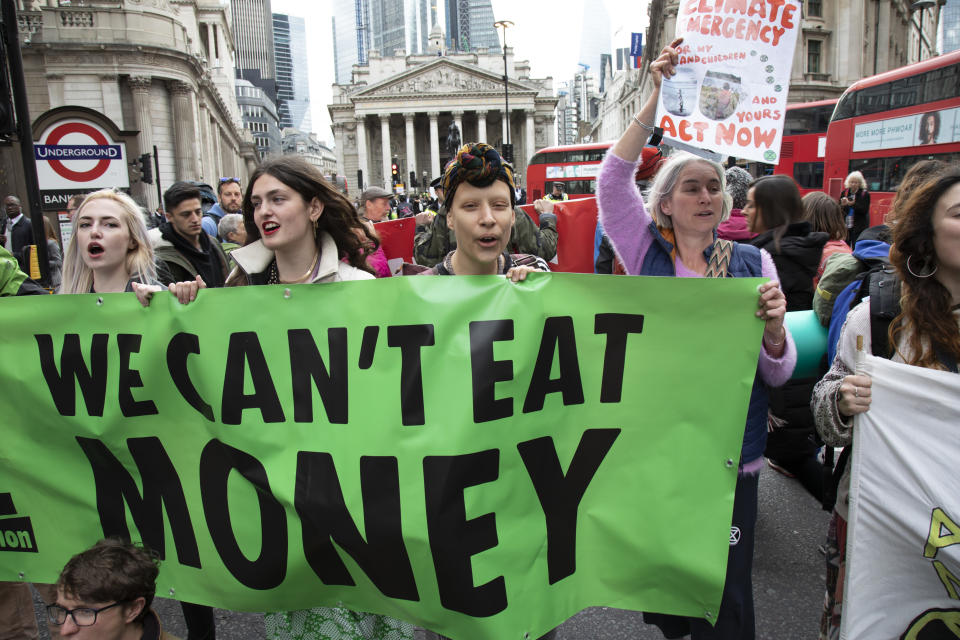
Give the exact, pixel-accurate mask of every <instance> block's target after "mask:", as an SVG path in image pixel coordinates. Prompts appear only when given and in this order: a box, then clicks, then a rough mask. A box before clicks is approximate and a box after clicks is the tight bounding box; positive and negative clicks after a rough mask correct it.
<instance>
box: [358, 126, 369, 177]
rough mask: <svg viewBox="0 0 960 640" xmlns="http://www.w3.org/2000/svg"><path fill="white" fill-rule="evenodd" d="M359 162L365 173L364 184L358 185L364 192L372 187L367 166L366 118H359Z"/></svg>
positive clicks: (361, 169)
mask: <svg viewBox="0 0 960 640" xmlns="http://www.w3.org/2000/svg"><path fill="white" fill-rule="evenodd" d="M357 161H358V162H359V163H360V171H363V182H364V184H361V185H357V186H358V187H359V188H360V190H361V191H362V190H363V188H364V186H369V185H370V167H369V166H367V122H366V116H359V117H358V118H357Z"/></svg>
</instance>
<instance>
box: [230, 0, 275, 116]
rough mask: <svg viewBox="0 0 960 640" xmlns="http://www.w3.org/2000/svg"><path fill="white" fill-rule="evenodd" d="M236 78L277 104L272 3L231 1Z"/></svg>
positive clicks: (267, 0) (249, 0)
mask: <svg viewBox="0 0 960 640" xmlns="http://www.w3.org/2000/svg"><path fill="white" fill-rule="evenodd" d="M230 14H231V16H232V20H233V24H232V27H233V42H234V48H235V49H236V52H237V77H238V78H243V79H244V80H248V81H249V82H250V83H251V84H253V85H254V86H257V87H260V88H261V89H263V91H264V93H266V94H267V96H268V97H269V98H270V99H271V100H273V101H274V102H276V101H277V83H276V75H275V74H276V71H275V68H276V63H275V62H274V60H273V27H272V21H271V11H270V0H230Z"/></svg>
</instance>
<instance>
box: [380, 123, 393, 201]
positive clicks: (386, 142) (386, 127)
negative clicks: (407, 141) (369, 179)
mask: <svg viewBox="0 0 960 640" xmlns="http://www.w3.org/2000/svg"><path fill="white" fill-rule="evenodd" d="M380 151H381V153H382V155H383V188H384V189H387V190H388V191H389V190H390V189H391V186H392V185H391V184H390V164H391V163H390V114H389V113H381V114H380Z"/></svg>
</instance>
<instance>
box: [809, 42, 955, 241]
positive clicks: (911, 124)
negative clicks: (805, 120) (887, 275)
mask: <svg viewBox="0 0 960 640" xmlns="http://www.w3.org/2000/svg"><path fill="white" fill-rule="evenodd" d="M927 159H936V160H942V161H944V162H950V163H956V162H960V51H953V52H951V53H947V54H944V55H942V56H937V57H935V58H930V59H929V60H924V61H922V62H918V63H916V64H911V65H908V66H905V67H901V68H899V69H895V70H893V71H887V72H885V73H881V74H879V75H875V76H872V77H870V78H864V79H863V80H859V81H857V82H855V83H853V84H852V85H850V87H849V88H848V89H847V90H846V91H844V92H843V95H841V96H840V99H839V101H838V102H837V106H836V109H834V112H833V118H832V119H831V120H830V126H829V128H828V129H827V147H826V155H825V163H824V185H823V186H824V191H826V192H827V193H829V194H830V195H831V196H833V197H834V198H839V196H840V191H841V190H842V189H843V181H844V180H845V179H846V177H847V175H848V174H849V173H850V172H851V171H859V172H861V173H862V174H863V177H864V178H865V179H866V181H867V189H869V191H870V224H871V225H876V224H881V223H882V222H883V218H884V216H885V215H886V213H887V210H888V209H889V207H890V202H891V200H892V199H893V195H894V193H895V192H896V189H897V186H898V185H899V184H900V180H901V179H902V178H903V174H904V173H906V171H907V170H908V169H909V168H910V167H911V166H913V164H914V163H916V162H919V161H920V160H927Z"/></svg>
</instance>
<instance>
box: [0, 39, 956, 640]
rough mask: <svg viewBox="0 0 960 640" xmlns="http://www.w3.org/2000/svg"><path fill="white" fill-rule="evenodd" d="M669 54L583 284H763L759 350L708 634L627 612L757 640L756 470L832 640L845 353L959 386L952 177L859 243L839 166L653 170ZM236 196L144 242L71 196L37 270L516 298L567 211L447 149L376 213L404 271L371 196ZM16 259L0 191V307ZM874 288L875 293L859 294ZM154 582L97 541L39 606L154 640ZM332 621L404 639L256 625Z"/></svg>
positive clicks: (618, 158) (263, 182)
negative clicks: (408, 258) (794, 523)
mask: <svg viewBox="0 0 960 640" xmlns="http://www.w3.org/2000/svg"><path fill="white" fill-rule="evenodd" d="M679 44H680V41H679V40H677V41H674V42H673V43H671V45H669V46H668V47H666V48H665V49H664V51H663V52H662V53H661V55H660V56H659V57H658V58H657V59H656V60H655V61H654V62H653V63H652V65H651V67H650V70H649V73H650V80H651V82H652V86H653V87H654V91H653V93H652V95H651V96H650V98H649V99H648V101H647V102H646V103H645V104H644V105H643V107H642V108H641V110H640V111H639V112H638V113H637V114H636V115H635V117H634V120H633V121H632V122H631V124H630V125H629V126H628V127H627V129H626V131H625V132H624V134H623V136H622V137H621V138H620V139H619V140H618V141H617V142H616V144H615V145H614V146H613V147H612V148H611V150H610V152H609V153H608V154H607V155H606V158H605V159H604V160H603V163H602V165H601V167H600V172H599V176H598V183H597V203H598V208H599V224H598V231H597V239H596V240H597V272H602V273H618V272H619V273H624V274H627V275H647V276H651V275H653V276H667V277H680V278H698V277H717V278H719V277H760V278H763V279H764V284H762V285H761V286H760V287H759V290H758V294H757V308H756V317H757V318H759V319H760V320H761V321H762V323H763V337H762V341H761V345H760V352H759V359H758V362H757V368H756V375H755V379H754V382H753V387H752V391H751V394H750V398H749V405H748V411H747V418H746V422H745V424H744V429H743V440H742V447H741V453H740V459H739V467H738V471H739V473H738V477H737V481H736V488H735V495H734V504H733V513H732V523H731V526H732V528H735V529H737V530H738V532H739V537H738V543H737V544H731V546H730V548H729V557H728V564H727V574H726V578H725V585H724V589H723V595H722V602H721V606H720V609H719V614H718V615H717V617H716V619H715V620H711V621H707V620H703V619H699V618H680V617H677V616H670V615H664V614H659V613H647V614H645V620H646V621H647V622H649V623H651V624H655V625H657V626H658V627H659V628H660V629H661V630H662V632H663V634H664V636H665V637H667V638H679V637H685V636H690V637H692V638H694V639H696V640H700V639H709V638H722V639H729V640H740V639H744V640H746V639H749V638H753V637H754V636H755V630H754V626H755V623H754V619H755V616H754V609H753V593H752V578H751V570H752V562H753V556H754V526H755V523H756V519H757V510H758V504H757V496H758V484H759V474H760V469H761V467H762V466H763V465H764V464H768V465H769V466H770V467H772V468H773V469H775V470H776V471H778V472H780V473H783V474H785V475H788V476H790V477H795V478H797V480H798V481H799V482H801V483H802V485H803V486H804V488H805V489H806V490H807V491H808V492H809V493H810V494H811V495H812V496H813V497H815V498H816V499H817V500H818V501H821V502H822V503H823V504H824V505H825V508H828V509H832V513H833V516H832V519H831V522H830V527H829V531H828V532H825V533H826V536H827V542H826V544H825V545H824V552H825V555H826V562H827V572H826V573H827V584H826V585H825V590H826V598H825V609H824V613H823V619H822V625H821V629H820V637H821V638H823V639H830V640H832V639H835V638H837V637H839V623H840V619H841V618H840V616H841V605H842V601H843V574H844V563H845V557H846V556H845V548H846V521H847V517H848V500H849V470H848V468H847V467H846V465H845V464H844V460H845V457H844V455H841V456H840V458H839V459H838V460H834V459H833V452H834V448H835V447H849V446H850V444H851V442H852V434H853V429H854V422H853V417H854V416H855V415H857V414H860V413H863V412H866V411H868V410H869V409H870V400H871V379H870V376H869V375H867V374H865V373H863V372H862V371H859V370H858V369H857V367H856V352H857V349H858V346H857V344H856V343H857V339H858V338H860V337H865V338H866V345H865V346H864V347H863V348H865V349H866V350H867V351H870V352H872V353H874V354H875V355H879V356H881V357H886V358H891V359H893V360H895V361H898V362H903V363H907V364H910V365H914V366H919V367H927V368H932V369H942V370H946V371H953V372H954V373H956V372H957V363H958V360H960V169H958V168H957V167H955V166H952V167H951V166H947V165H944V164H943V163H939V162H923V163H919V164H917V165H915V166H914V167H913V168H912V169H911V170H910V171H909V172H908V173H907V175H906V176H905V178H904V180H903V182H902V184H901V186H900V189H899V191H898V194H897V197H896V199H895V201H894V203H893V206H892V208H891V211H890V213H889V216H888V220H887V224H885V225H881V226H880V227H870V226H869V204H870V194H869V192H868V190H867V188H866V184H865V182H864V180H863V176H861V175H859V174H858V173H856V172H854V173H851V174H850V176H849V177H848V178H847V181H846V188H845V190H844V191H843V193H842V194H841V195H840V198H839V199H833V198H831V197H830V196H828V195H826V194H824V193H820V192H817V193H811V194H809V195H807V196H805V197H803V198H801V197H800V192H799V190H798V188H797V185H796V183H794V181H793V180H792V179H790V178H788V177H785V176H764V177H760V178H756V179H755V178H754V177H753V176H751V175H750V174H749V173H747V172H746V171H744V170H743V169H742V168H740V167H728V168H724V167H723V166H721V165H720V164H718V163H716V162H713V161H710V160H706V159H704V158H701V157H699V156H695V155H691V154H688V153H683V152H676V153H672V154H669V155H668V156H665V155H664V153H663V151H662V150H661V149H659V148H656V147H651V146H649V145H648V142H649V139H650V136H651V134H652V133H653V130H654V126H653V121H654V114H655V111H656V105H657V100H658V94H659V91H660V86H661V82H662V80H663V79H664V78H670V77H671V76H672V75H674V74H675V72H676V65H677V62H678V58H677V50H676V47H677V46H678V45H679ZM638 168H639V170H640V171H639V173H638ZM638 177H639V178H640V179H642V182H643V184H642V186H643V187H644V191H645V193H644V194H643V195H641V190H640V189H638ZM242 187H243V185H241V184H240V180H239V179H238V178H229V177H228V178H222V179H221V180H220V183H219V185H218V190H217V196H218V202H217V204H216V205H215V206H214V207H213V208H210V209H209V210H204V207H203V198H202V195H201V193H200V191H199V189H198V187H197V186H196V185H194V184H191V183H186V182H178V183H176V184H174V185H172V186H171V187H170V188H169V189H167V191H166V192H165V193H164V195H163V211H164V216H163V220H162V221H160V222H159V224H157V225H156V226H154V227H153V228H148V220H149V218H148V217H146V216H145V215H144V213H143V211H142V209H141V208H140V207H139V206H138V205H137V203H135V202H134V201H133V200H132V199H131V198H130V197H129V196H127V195H125V194H123V193H120V192H117V191H114V190H102V191H97V192H95V193H91V194H88V195H86V196H85V197H82V198H77V199H76V200H75V201H74V200H72V201H71V203H70V206H69V210H70V214H71V217H72V226H73V228H72V234H71V236H70V240H69V242H68V243H67V245H66V247H65V250H64V252H63V254H62V260H61V258H60V251H59V247H58V246H57V241H56V236H55V234H53V233H52V229H51V230H49V231H48V241H49V242H50V243H51V244H50V247H49V250H48V255H49V256H50V260H51V267H53V264H54V262H55V261H56V262H57V264H58V266H59V265H61V264H62V274H61V276H60V278H59V282H56V280H55V282H54V287H55V289H56V292H57V293H60V294H71V293H108V292H129V293H133V294H134V295H136V296H137V298H138V300H139V301H140V302H141V304H143V305H145V306H146V305H149V304H150V302H151V300H152V298H153V296H154V295H155V294H156V293H157V292H160V291H163V290H164V289H166V290H168V291H170V292H171V293H172V294H173V295H174V296H176V298H177V299H178V300H179V302H180V303H182V304H189V303H191V302H192V301H193V300H195V299H196V298H197V297H198V296H202V295H204V294H203V293H202V290H203V289H205V288H216V287H223V286H249V285H263V284H323V283H328V282H341V281H352V280H366V279H372V278H375V277H393V276H394V274H398V273H402V274H404V275H413V274H416V275H446V276H452V275H485V274H490V275H493V274H501V275H504V276H506V277H507V278H509V279H510V280H512V281H513V282H519V281H521V280H524V279H525V278H526V277H527V275H528V274H529V273H530V272H532V271H549V267H548V264H547V261H548V260H550V259H551V258H553V256H554V255H555V254H556V250H557V242H558V231H557V217H556V215H555V213H554V203H555V202H557V201H562V200H564V199H566V196H565V194H563V193H562V189H555V190H554V191H553V192H552V193H551V194H550V195H549V196H548V197H547V198H545V199H543V200H538V201H536V202H535V203H534V208H535V210H536V212H537V213H538V214H539V217H538V221H537V222H534V220H533V218H531V217H530V216H529V215H528V214H527V213H526V212H524V211H523V210H522V209H519V208H518V206H519V204H520V203H521V200H522V198H523V197H525V193H524V192H523V190H522V187H520V186H519V185H518V184H517V179H516V176H515V175H514V173H513V168H512V167H511V166H510V164H509V163H507V162H505V161H503V159H502V158H501V157H500V155H499V154H498V153H497V151H496V150H495V149H493V148H492V147H491V146H489V145H487V144H484V143H472V144H466V145H463V146H462V147H461V148H460V149H459V151H458V152H457V154H456V157H455V158H453V159H452V160H451V161H450V163H449V164H448V165H447V166H446V167H445V170H444V172H443V175H442V176H439V177H437V178H436V179H435V180H434V181H433V182H432V183H431V190H432V191H433V196H432V197H428V198H418V199H416V201H413V202H411V201H410V200H409V199H408V200H406V201H404V202H402V203H401V206H398V207H396V210H397V211H402V213H401V214H399V215H404V216H409V217H415V218H416V224H417V232H416V237H415V241H414V247H413V255H414V258H415V263H416V264H409V265H404V268H403V269H402V270H399V271H398V270H395V269H392V268H390V267H389V265H388V264H387V263H388V261H387V258H386V256H385V255H384V252H383V247H382V246H381V242H380V235H379V234H378V231H377V225H378V224H379V223H381V222H382V221H385V220H388V219H391V218H392V217H394V216H395V215H397V214H395V213H394V211H395V208H394V207H393V206H391V202H392V201H393V200H394V198H395V196H394V194H392V193H390V192H389V191H387V190H385V189H380V188H377V187H371V188H369V189H367V190H365V191H363V192H362V194H361V195H360V198H359V200H358V201H357V202H356V203H352V202H350V201H349V200H348V199H347V198H346V196H344V195H343V194H341V193H340V192H339V191H338V190H337V189H336V188H335V187H334V186H333V185H332V184H331V183H330V182H329V181H327V180H326V179H325V178H324V177H323V176H322V175H321V174H320V173H319V171H318V170H317V169H316V168H315V167H313V166H311V165H310V164H308V163H306V162H305V161H303V160H302V159H299V158H297V157H290V156H285V157H279V158H271V159H267V160H265V161H264V162H263V163H262V164H261V165H260V166H259V167H258V168H257V169H256V171H255V172H254V173H253V175H252V176H251V177H250V180H249V183H248V184H247V185H246V188H245V190H244V189H243V188H242ZM402 205H406V206H402ZM32 243H33V234H32V230H31V228H30V221H29V219H27V218H26V217H25V216H24V215H23V212H22V209H21V206H20V201H19V199H18V198H17V197H15V196H8V197H7V198H6V199H5V201H4V215H3V216H2V218H0V244H2V245H3V247H4V249H0V277H2V278H3V280H2V282H0V293H2V294H3V295H25V294H40V293H44V291H43V289H42V288H41V287H39V286H38V285H36V284H35V283H33V282H32V281H31V280H30V279H29V278H28V277H26V276H25V275H24V273H22V271H21V269H19V268H18V267H19V266H22V262H21V263H19V264H18V260H22V259H23V256H24V252H25V251H26V250H27V249H26V248H27V247H28V246H29V245H31V244H32ZM55 249H56V250H55ZM52 271H53V270H52V269H51V272H52ZM880 282H884V283H887V284H889V285H890V286H886V287H878V286H876V285H878V283H880ZM881 289H882V291H880V290H881ZM811 309H813V310H815V311H816V312H817V315H818V316H819V317H820V319H821V321H822V322H823V324H824V325H825V326H827V325H829V326H830V328H831V331H830V339H831V340H832V342H833V343H834V346H833V347H832V348H833V349H834V350H835V353H836V356H835V357H833V356H832V353H828V354H826V355H825V356H824V359H823V363H822V370H821V375H819V376H815V377H808V378H796V377H792V374H793V371H794V367H795V363H796V361H797V345H796V344H795V342H794V338H793V336H792V335H791V333H790V331H789V329H788V328H787V326H786V324H785V314H786V313H787V312H788V311H801V310H811ZM824 310H826V312H824ZM878 327H881V328H882V330H880V331H879V332H878V331H877V328H878ZM872 332H873V334H872V335H871V333H872ZM106 533H107V534H108V535H109V534H110V532H106ZM156 576H157V565H156V562H155V560H154V559H153V558H152V557H151V555H150V553H149V552H148V551H146V550H144V549H140V548H137V547H134V546H132V545H130V544H129V543H128V542H123V541H119V540H105V541H101V542H100V543H98V544H97V545H95V546H94V547H93V548H91V549H88V550H87V551H83V552H82V553H79V554H78V555H77V556H75V557H74V558H73V559H71V560H70V562H69V563H68V564H67V566H66V567H65V568H64V570H63V572H62V573H61V575H60V578H59V580H58V582H57V584H56V585H54V586H50V585H47V586H43V587H41V595H42V596H43V597H44V598H45V599H46V600H47V602H48V606H47V613H48V616H49V620H50V624H51V625H52V628H53V629H57V630H59V633H60V634H61V635H77V634H80V633H82V632H83V631H84V630H87V631H89V630H91V629H93V630H97V631H99V634H97V635H87V636H84V635H77V637H98V638H108V639H118V640H119V639H124V640H126V639H127V638H144V639H151V640H152V639H155V638H168V637H169V636H168V635H166V634H165V633H164V632H163V631H162V626H161V625H160V622H159V620H158V619H157V616H156V614H155V613H154V612H153V611H152V609H151V608H150V605H151V602H152V598H153V592H154V585H155V579H156ZM24 588H25V587H24V585H13V584H2V583H0V601H2V602H4V603H5V604H4V606H3V607H0V626H6V627H7V628H11V629H14V628H17V627H15V626H14V625H15V624H16V623H17V620H20V621H21V622H23V620H24V616H25V615H26V614H25V613H24V612H25V611H26V607H27V606H28V605H24V604H23V600H22V598H23V596H24V593H23V589H24ZM18 589H19V591H18ZM16 598H20V599H21V600H19V601H18V600H16ZM17 602H19V604H11V603H17ZM27 602H29V597H28V599H27ZM183 611H184V615H185V618H186V621H187V625H188V628H189V640H200V639H212V638H213V637H214V636H215V628H214V619H213V613H212V610H211V609H210V608H209V607H205V606H201V605H194V604H189V603H184V604H183ZM32 615H33V614H32V609H31V610H30V612H29V616H32ZM18 616H19V618H18ZM331 621H334V623H333V624H332V627H335V628H337V629H338V633H347V634H348V635H350V634H352V636H351V637H357V638H381V637H387V636H389V637H391V638H406V637H411V634H412V632H413V627H412V626H411V625H409V624H408V623H405V622H401V621H398V620H393V619H391V618H388V617H386V616H381V615H373V614H368V613H363V612H352V611H348V610H346V609H343V608H342V607H334V608H327V607H318V608H314V609H311V610H305V611H290V612H279V613H272V614H268V615H267V617H266V627H267V631H268V636H269V637H271V638H283V639H286V638H294V637H296V638H327V637H332V636H330V635H328V632H327V631H326V629H329V628H332V627H331ZM28 622H29V621H27V622H23V625H24V628H26V627H27V626H29V624H28ZM344 629H346V631H344ZM811 632H812V630H811ZM25 633H26V632H25ZM3 637H5V636H4V635H3V633H2V632H0V638H3ZM15 637H20V636H15ZM23 637H29V635H25V636H23ZM336 637H342V636H340V635H338V636H336Z"/></svg>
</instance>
